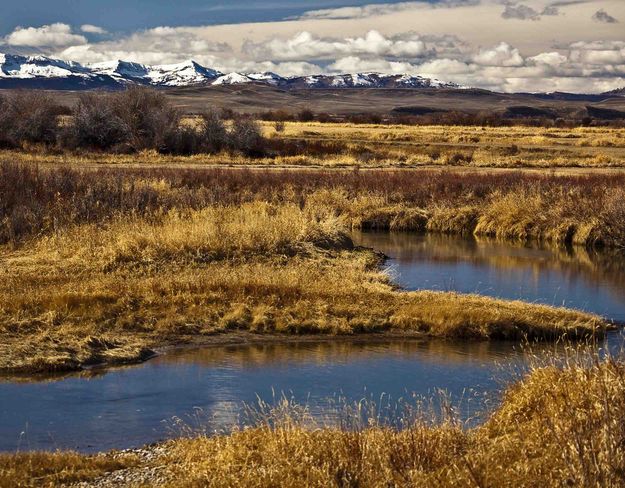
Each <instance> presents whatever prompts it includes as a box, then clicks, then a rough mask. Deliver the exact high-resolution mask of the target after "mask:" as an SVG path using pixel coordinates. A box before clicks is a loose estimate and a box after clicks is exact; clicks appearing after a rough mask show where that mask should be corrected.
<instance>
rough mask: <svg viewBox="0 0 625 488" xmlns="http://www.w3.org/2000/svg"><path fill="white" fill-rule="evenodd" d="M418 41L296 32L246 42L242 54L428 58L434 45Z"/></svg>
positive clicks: (375, 35)
mask: <svg viewBox="0 0 625 488" xmlns="http://www.w3.org/2000/svg"><path fill="white" fill-rule="evenodd" d="M427 40H428V42H426V40H424V39H422V38H421V37H419V36H418V35H416V34H407V35H399V36H391V37H386V36H384V35H382V34H380V33H379V32H378V31H375V30H371V31H369V32H367V33H366V34H365V35H364V36H362V37H346V38H343V39H340V38H321V37H318V36H316V35H314V34H312V33H310V32H306V31H304V32H300V33H299V34H296V35H295V36H293V37H291V38H288V39H280V38H273V39H270V40H268V41H265V42H260V43H254V42H249V41H248V42H246V43H244V44H243V48H242V51H243V53H245V54H246V55H249V56H251V57H255V58H262V57H265V58H269V59H278V60H295V59H302V58H305V59H331V58H336V57H343V56H350V55H373V56H390V57H401V58H411V59H414V58H419V57H423V56H426V55H428V54H429V53H431V52H432V50H433V49H434V47H433V46H428V44H433V43H435V41H436V40H434V39H432V38H427ZM440 41H441V43H442V44H444V48H446V49H448V48H451V47H452V46H451V45H450V43H451V41H450V39H449V38H442V39H440Z"/></svg>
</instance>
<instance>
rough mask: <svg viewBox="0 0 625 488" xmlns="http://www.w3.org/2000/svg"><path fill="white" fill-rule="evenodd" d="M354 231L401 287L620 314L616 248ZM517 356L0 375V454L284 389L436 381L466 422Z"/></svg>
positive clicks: (301, 355)
mask: <svg viewBox="0 0 625 488" xmlns="http://www.w3.org/2000/svg"><path fill="white" fill-rule="evenodd" d="M355 240H356V242H357V243H358V244H360V245H366V246H370V247H374V248H376V249H378V250H380V251H382V252H384V253H385V254H387V255H388V256H390V257H391V259H390V260H389V261H388V262H387V266H388V268H389V272H390V273H392V275H393V276H394V279H396V280H397V282H398V283H399V284H401V285H402V286H404V287H405V288H407V289H436V290H457V291H461V292H471V293H473V292H475V293H481V294H485V295H491V296H497V297H501V298H509V299H523V300H526V301H531V302H537V303H546V304H550V305H565V306H568V307H575V308H579V309H583V310H587V311H590V312H595V313H598V314H601V315H604V316H606V317H608V318H610V319H614V320H618V321H625V258H623V257H622V256H618V255H612V254H608V253H599V252H597V253H594V252H593V253H589V252H587V251H585V250H581V249H569V250H553V249H547V248H541V247H538V246H529V247H528V246H516V245H511V244H501V243H496V242H492V241H476V240H474V239H465V238H460V237H447V236H436V235H426V236H422V235H416V234H399V233H397V234H393V233H390V234H389V233H362V234H356V235H355ZM620 344H621V336H620V333H615V334H612V335H611V336H610V337H609V338H608V345H609V346H610V347H614V348H617V347H620ZM541 347H542V348H543V349H544V348H547V349H551V350H553V348H554V347H555V346H553V345H551V346H550V345H544V346H541ZM540 351H541V349H536V350H534V351H533V352H534V353H535V354H540ZM526 360H527V355H526V354H525V353H524V352H523V351H521V350H520V348H519V347H518V345H515V344H511V343H498V342H490V343H489V342H480V343H455V342H444V341H435V340H431V341H429V340H427V341H424V340H404V341H389V340H380V339H378V340H371V341H366V342H363V341H350V340H345V339H342V340H337V341H320V342H307V343H294V344H265V345H259V344H256V345H248V346H228V347H211V348H203V349H180V350H176V351H172V352H169V353H167V354H165V355H162V356H160V357H158V358H156V359H153V360H151V361H148V362H147V363H144V364H141V365H138V366H132V367H124V368H115V369H108V370H93V371H86V372H82V373H80V374H76V375H69V376H65V377H62V378H61V377H53V378H48V379H45V380H42V379H39V380H37V381H35V380H34V379H33V380H32V381H27V380H20V381H4V382H0V450H4V451H14V450H16V449H21V450H25V449H57V448H72V449H78V450H81V451H96V450H106V449H111V448H127V447H134V446H139V445H143V444H146V443H150V442H155V441H158V440H162V439H164V438H167V437H170V436H172V435H176V434H177V433H178V432H179V431H178V430H177V428H176V422H175V421H173V420H172V419H173V418H175V417H176V418H179V419H182V420H183V421H184V423H185V424H188V425H190V426H193V425H194V423H195V422H198V423H200V424H203V425H210V427H211V428H212V429H222V428H226V427H227V426H230V425H232V424H233V423H235V422H239V421H241V415H240V414H241V405H242V403H244V402H245V403H248V404H253V403H256V402H257V401H258V399H259V398H260V399H262V400H263V401H266V402H269V403H272V402H273V401H274V400H275V398H276V397H280V395H281V394H285V395H286V396H288V397H289V398H293V399H294V400H295V401H297V402H299V403H304V404H307V405H308V406H309V407H310V409H311V411H312V412H313V413H320V412H321V411H323V412H324V414H323V415H328V413H327V412H328V410H327V408H326V407H327V406H328V404H329V400H328V399H329V398H330V399H333V400H330V403H332V402H336V401H338V398H339V397H341V398H343V399H344V400H345V401H346V402H348V403H349V402H354V401H358V400H359V399H361V398H363V397H366V398H372V399H374V400H379V399H380V398H381V397H382V398H384V399H385V400H384V401H386V402H391V401H396V400H398V399H400V398H411V396H412V395H419V396H425V397H429V396H432V395H435V394H436V393H437V392H438V391H439V390H444V391H445V392H447V394H449V395H450V396H451V398H452V399H453V400H455V401H456V402H457V405H458V409H459V414H460V416H461V417H462V418H463V419H469V418H472V417H473V416H475V415H476V414H477V413H478V412H483V411H484V410H485V409H488V408H489V407H491V406H493V405H495V404H496V401H497V399H498V393H499V391H500V389H501V387H502V386H503V385H504V383H505V381H506V379H508V378H510V375H515V374H517V373H518V372H519V371H522V370H523V367H524V365H525V364H526ZM389 399H390V400H389Z"/></svg>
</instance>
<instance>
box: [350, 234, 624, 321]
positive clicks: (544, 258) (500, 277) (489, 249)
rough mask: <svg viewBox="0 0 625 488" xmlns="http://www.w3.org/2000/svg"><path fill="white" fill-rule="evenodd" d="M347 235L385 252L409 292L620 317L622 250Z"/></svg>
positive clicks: (438, 237)
mask: <svg viewBox="0 0 625 488" xmlns="http://www.w3.org/2000/svg"><path fill="white" fill-rule="evenodd" d="M354 237H355V240H356V242H357V243H358V244H360V245H363V246H368V247H374V248H375V249H378V250H380V251H382V252H384V253H385V254H386V255H388V256H390V257H391V259H390V260H389V261H388V263H387V264H388V266H389V268H390V270H391V272H392V273H393V276H394V277H395V278H396V280H397V282H398V283H399V284H400V285H401V286H403V287H405V288H407V289H410V290H417V289H433V290H443V291H450V290H453V291H459V292H463V293H479V294H482V295H489V296H494V297H500V298H506V299H513V300H516V299H521V300H524V301H528V302H537V303H544V304H547V305H556V306H566V307H570V308H578V309H581V310H586V311H589V312H594V313H597V314H600V315H603V316H605V317H607V318H610V319H612V320H616V321H619V322H623V321H625V256H624V255H623V254H622V253H618V252H615V251H612V252H610V251H601V252H599V251H590V250H587V249H585V248H582V247H569V248H553V247H545V246H540V245H537V244H527V245H522V244H517V245H515V244H510V243H502V242H498V241H495V240H490V239H476V238H472V237H471V238H461V237H457V236H445V235H436V234H428V235H419V234H410V233H364V232H363V233H355V234H354Z"/></svg>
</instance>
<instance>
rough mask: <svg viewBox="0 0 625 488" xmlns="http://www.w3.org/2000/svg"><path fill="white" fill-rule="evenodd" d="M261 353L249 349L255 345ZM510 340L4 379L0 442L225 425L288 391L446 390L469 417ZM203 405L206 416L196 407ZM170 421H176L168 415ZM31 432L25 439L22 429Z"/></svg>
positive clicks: (105, 442)
mask: <svg viewBox="0 0 625 488" xmlns="http://www.w3.org/2000/svg"><path fill="white" fill-rule="evenodd" d="M250 350H254V354H252V355H250V354H249V351H250ZM516 354H518V353H515V352H514V351H513V350H512V346H511V345H506V346H502V347H500V348H484V347H483V345H482V344H473V345H466V344H465V345H462V344H451V343H449V344H447V343H439V344H438V346H436V347H433V345H431V344H427V343H426V344H420V343H418V342H416V341H411V342H405V343H403V344H384V343H381V344H377V345H376V344H367V345H365V344H350V343H343V344H342V345H341V347H336V346H335V345H332V344H323V343H318V344H307V345H300V346H294V345H290V346H289V345H280V346H278V345H274V346H247V347H230V348H227V350H226V351H224V350H223V348H215V349H212V348H210V349H204V350H200V351H192V350H191V351H184V352H176V353H171V354H169V355H166V356H162V357H160V358H157V359H155V360H153V361H150V362H148V363H145V364H143V365H140V366H137V367H132V368H123V369H115V370H111V371H110V372H108V373H107V374H104V375H102V376H98V377H94V378H91V379H84V378H79V377H69V378H66V379H62V380H58V381H51V382H47V383H22V384H8V383H5V384H0V449H2V450H15V449H16V448H17V447H18V444H19V443H20V442H21V447H22V448H45V449H52V448H56V447H59V448H61V447H62V448H77V449H81V450H94V449H109V448H113V447H116V448H123V447H129V446H137V445H141V444H144V443H147V442H153V441H156V440H159V439H162V438H164V437H167V436H168V435H170V433H171V429H172V422H171V419H172V418H173V417H179V418H182V419H183V420H185V421H187V422H190V423H193V421H194V419H193V417H194V416H199V417H200V418H201V419H202V420H205V419H210V420H212V422H211V424H212V427H213V428H225V427H226V426H230V425H232V424H233V423H234V422H235V421H236V420H237V418H238V413H239V412H240V410H239V407H240V405H241V404H242V403H243V402H245V403H248V404H255V403H256V402H257V400H258V398H261V399H262V400H264V401H266V402H273V399H274V398H276V397H279V396H280V394H281V393H284V394H286V395H287V396H288V397H293V399H294V400H296V401H297V402H299V403H307V404H308V405H309V406H310V408H311V411H312V412H313V413H319V412H320V411H321V410H323V406H324V405H327V399H328V398H332V397H334V398H336V397H337V396H341V397H344V398H345V399H346V400H347V401H348V402H354V401H358V400H360V399H361V398H363V397H370V398H373V399H378V398H380V396H381V395H383V394H384V395H385V396H390V398H391V400H392V401H395V400H397V399H400V398H410V396H411V394H412V393H416V394H419V395H423V396H428V397H429V396H431V395H433V394H435V393H436V392H437V390H439V389H442V390H445V391H447V392H448V393H449V394H451V395H452V398H455V399H460V398H464V399H465V400H464V401H463V402H462V404H461V414H462V415H463V417H465V418H466V417H468V416H470V415H473V414H474V413H475V411H476V410H480V409H481V407H482V406H483V402H484V398H481V397H480V398H477V397H476V395H481V394H483V393H484V392H492V391H494V390H496V389H497V388H498V386H499V384H498V383H497V382H496V381H495V380H493V375H494V374H496V373H497V371H499V366H498V362H499V361H505V360H506V358H507V357H509V356H515V355H516ZM198 412H199V413H198ZM165 421H169V422H165ZM22 431H25V432H26V433H25V434H24V435H23V436H22V439H21V441H20V432H22Z"/></svg>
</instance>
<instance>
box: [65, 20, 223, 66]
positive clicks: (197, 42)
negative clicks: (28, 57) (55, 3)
mask: <svg viewBox="0 0 625 488" xmlns="http://www.w3.org/2000/svg"><path fill="white" fill-rule="evenodd" d="M231 51H232V48H231V47H230V45H228V44H227V43H222V42H214V41H210V40H207V39H205V38H203V37H200V36H198V35H197V33H196V32H195V31H194V30H192V29H187V28H184V27H155V28H153V29H146V30H142V31H138V32H135V33H133V34H131V35H130V36H127V37H122V38H118V39H113V40H106V41H101V42H96V43H91V44H83V45H78V46H70V47H68V48H66V49H64V50H63V51H61V52H59V53H58V55H59V56H61V57H64V58H68V59H73V60H76V61H78V62H82V63H93V62H101V61H110V60H112V59H123V60H131V61H136V62H140V63H146V64H166V63H176V62H179V61H181V60H185V59H190V58H194V59H196V60H197V61H198V62H203V63H215V62H216V61H217V56H216V55H217V54H220V55H222V54H224V53H230V52H231Z"/></svg>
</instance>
